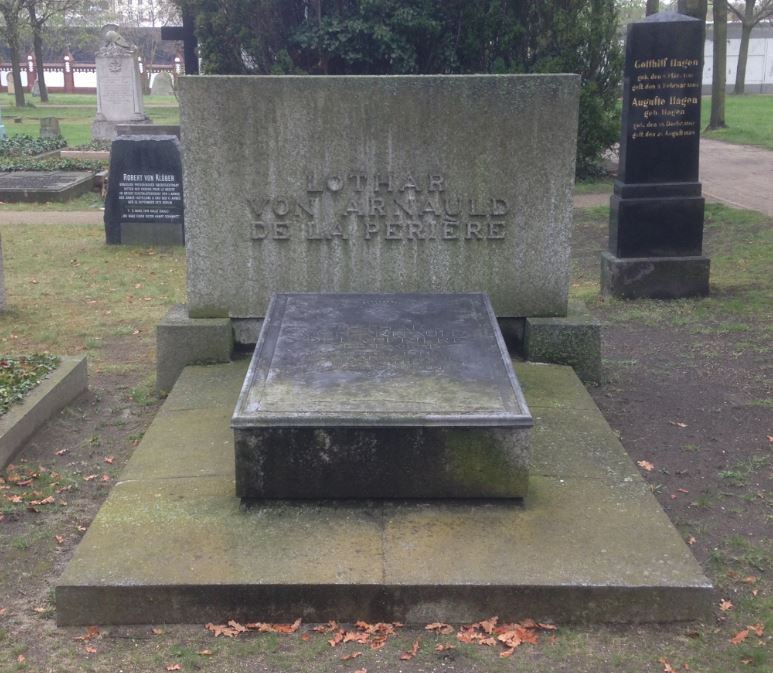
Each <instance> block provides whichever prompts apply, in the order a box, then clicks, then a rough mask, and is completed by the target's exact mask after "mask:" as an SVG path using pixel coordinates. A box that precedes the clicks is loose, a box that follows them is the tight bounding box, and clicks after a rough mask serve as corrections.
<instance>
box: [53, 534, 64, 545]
mask: <svg viewBox="0 0 773 673" xmlns="http://www.w3.org/2000/svg"><path fill="white" fill-rule="evenodd" d="M54 540H56V544H64V535H54Z"/></svg>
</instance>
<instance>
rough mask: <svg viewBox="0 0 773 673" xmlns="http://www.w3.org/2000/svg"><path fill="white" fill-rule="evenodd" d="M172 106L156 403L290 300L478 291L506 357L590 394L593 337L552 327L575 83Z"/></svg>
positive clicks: (274, 81)
mask: <svg viewBox="0 0 773 673" xmlns="http://www.w3.org/2000/svg"><path fill="white" fill-rule="evenodd" d="M178 89H179V95H180V114H181V119H180V121H181V128H182V138H183V143H184V145H185V156H184V163H185V171H184V173H185V194H186V197H185V199H186V203H185V238H186V252H187V257H188V265H187V270H188V293H187V296H188V304H187V306H185V307H176V308H175V309H173V311H172V312H171V313H170V314H169V316H168V318H167V319H165V321H164V322H163V323H162V324H160V325H159V328H158V333H157V334H158V342H157V344H158V348H157V353H158V360H157V362H158V367H157V386H158V389H159V390H162V391H163V390H170V389H171V387H172V384H173V383H174V380H175V378H176V377H177V375H178V374H179V372H180V371H181V369H182V367H183V366H184V365H185V364H186V363H189V362H192V361H200V360H201V359H203V358H204V359H212V357H213V353H214V352H216V351H219V353H220V355H219V356H218V357H217V358H216V359H219V360H228V357H229V355H230V348H231V345H232V343H233V342H232V339H231V335H233V341H235V342H236V344H237V345H239V346H248V345H252V344H254V343H256V341H257V339H258V333H259V329H260V322H261V320H262V319H263V317H264V316H265V315H266V310H267V308H268V302H269V298H270V297H271V295H272V294H274V293H287V292H408V293H410V292H420V293H424V292H485V293H487V294H488V295H489V297H490V299H491V303H492V305H493V307H494V311H495V313H496V316H497V318H498V319H500V320H501V321H502V322H503V324H504V323H506V325H505V329H507V330H508V332H507V339H508V345H510V344H516V345H515V346H513V348H515V349H518V348H520V353H521V354H523V355H525V356H527V357H531V355H530V352H526V348H525V346H524V344H526V343H527V342H528V343H529V344H534V345H535V346H537V345H539V344H542V345H544V348H539V349H536V348H535V352H534V354H533V355H534V358H535V359H537V358H539V357H542V356H541V355H540V354H539V353H550V354H551V357H550V359H551V361H554V362H555V361H559V362H562V363H568V364H572V365H573V366H576V367H578V371H582V372H583V375H584V376H586V377H587V378H589V379H590V380H594V379H597V378H598V373H599V370H600V357H599V345H598V344H599V331H598V326H597V325H587V326H588V327H589V329H588V330H586V331H583V332H582V334H580V335H579V337H577V335H578V332H577V327H578V325H579V323H580V322H582V318H581V319H580V320H578V319H577V315H576V313H575V312H572V315H571V316H569V317H570V318H571V319H569V320H565V319H564V318H565V317H567V315H568V313H569V307H568V289H569V278H570V230H571V222H572V192H573V184H574V162H575V153H576V136H577V104H578V98H579V78H578V77H577V76H576V75H566V74H562V75H465V76H439V75H438V76H435V75H433V76H397V77H370V76H364V77H230V76H225V77H223V76H208V75H207V76H198V77H182V78H180V80H179V84H178ZM546 120H549V123H546ZM213 176H217V178H216V179H213ZM186 317H187V322H186ZM534 319H539V320H540V321H543V323H544V324H537V323H535V322H533V320H534ZM204 321H207V322H204ZM216 321H217V322H216ZM551 321H554V322H553V324H551ZM185 325H187V326H188V328H189V329H190V331H191V334H193V333H201V334H203V333H205V332H206V334H207V335H208V336H207V337H206V342H207V343H206V344H204V343H203V341H204V339H199V338H198V337H191V338H189V339H186V340H185V341H186V343H191V344H192V343H197V342H199V343H202V346H203V347H202V348H201V349H200V353H199V354H194V352H193V350H192V349H191V351H190V352H186V350H183V349H181V348H180V347H179V346H180V342H181V339H180V336H179V334H180V331H181V330H182V329H183V328H184V326H185ZM216 330H217V331H219V336H218V337H217V340H216V341H215V340H214V338H213V337H214V332H215V331H216ZM567 334H570V335H573V336H571V337H570V338H569V339H567V338H563V337H565V335H567ZM586 334H587V335H588V336H586ZM524 335H528V336H529V338H526V337H525V336H524ZM518 344H520V345H518ZM565 344H571V347H572V348H574V346H575V344H580V346H581V347H578V348H576V349H575V350H574V352H569V351H570V350H571V349H567V348H566V347H565ZM585 362H587V363H588V366H584V365H582V363H585Z"/></svg>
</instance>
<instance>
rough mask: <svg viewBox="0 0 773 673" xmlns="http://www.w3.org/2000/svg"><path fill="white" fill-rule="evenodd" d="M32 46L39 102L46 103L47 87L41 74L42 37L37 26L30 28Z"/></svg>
mask: <svg viewBox="0 0 773 673" xmlns="http://www.w3.org/2000/svg"><path fill="white" fill-rule="evenodd" d="M32 47H33V51H34V52H35V68H36V70H37V73H38V89H39V90H40V102H41V103H48V87H47V86H46V78H45V75H44V74H43V37H42V36H41V34H40V27H39V26H38V27H34V28H33V29H32Z"/></svg>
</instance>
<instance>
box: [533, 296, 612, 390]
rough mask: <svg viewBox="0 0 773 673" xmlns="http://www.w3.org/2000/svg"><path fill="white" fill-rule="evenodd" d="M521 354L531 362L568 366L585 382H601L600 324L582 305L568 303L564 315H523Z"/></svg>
mask: <svg viewBox="0 0 773 673" xmlns="http://www.w3.org/2000/svg"><path fill="white" fill-rule="evenodd" d="M523 354H524V357H525V358H526V359H527V360H531V361H533V362H547V363H550V364H559V365H569V366H571V367H573V368H574V370H575V372H576V374H577V376H579V377H580V379H581V380H582V381H584V382H586V383H599V382H600V381H601V326H600V325H599V323H598V322H597V321H596V320H595V319H594V318H593V317H592V316H591V314H590V313H589V312H588V310H587V309H586V308H585V306H584V305H582V304H579V303H577V302H572V303H570V304H569V311H568V314H567V316H566V317H565V318H526V319H525V325H524V332H523Z"/></svg>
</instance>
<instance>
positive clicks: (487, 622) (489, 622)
mask: <svg viewBox="0 0 773 673" xmlns="http://www.w3.org/2000/svg"><path fill="white" fill-rule="evenodd" d="M498 621H499V617H489V618H488V619H484V620H483V621H481V622H478V623H477V624H473V626H478V627H479V628H480V629H481V630H483V631H484V632H485V633H488V634H489V635H491V634H492V633H494V627H496V625H497V622H498Z"/></svg>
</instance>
